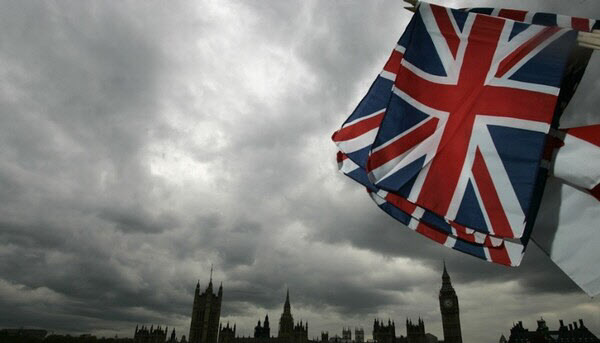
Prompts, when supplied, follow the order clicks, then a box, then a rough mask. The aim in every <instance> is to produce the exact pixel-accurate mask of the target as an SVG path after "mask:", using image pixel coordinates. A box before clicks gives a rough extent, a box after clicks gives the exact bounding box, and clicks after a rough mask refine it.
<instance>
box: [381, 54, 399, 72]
mask: <svg viewBox="0 0 600 343" xmlns="http://www.w3.org/2000/svg"><path fill="white" fill-rule="evenodd" d="M402 56H404V55H403V54H402V53H401V52H400V51H398V50H394V51H392V54H391V55H390V58H389V59H388V60H387V62H386V63H385V66H384V67H383V70H385V71H389V72H390V73H394V74H396V73H397V72H398V68H400V62H402Z"/></svg>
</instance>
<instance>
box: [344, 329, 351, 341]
mask: <svg viewBox="0 0 600 343" xmlns="http://www.w3.org/2000/svg"><path fill="white" fill-rule="evenodd" d="M342 342H343V343H352V330H351V329H350V327H348V328H345V327H343V328H342Z"/></svg>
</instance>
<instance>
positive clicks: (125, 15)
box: [0, 1, 600, 341]
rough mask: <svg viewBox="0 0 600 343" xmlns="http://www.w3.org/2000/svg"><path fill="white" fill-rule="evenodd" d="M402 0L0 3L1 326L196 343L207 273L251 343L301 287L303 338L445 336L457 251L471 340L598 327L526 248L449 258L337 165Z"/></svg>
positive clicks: (580, 11)
mask: <svg viewBox="0 0 600 343" xmlns="http://www.w3.org/2000/svg"><path fill="white" fill-rule="evenodd" d="M490 3H491V2H489V1H487V2H486V4H488V5H489V4H490ZM448 5H451V6H454V7H469V6H474V5H478V6H484V5H485V4H482V3H480V2H474V1H464V2H459V1H453V2H451V3H449V4H448ZM504 5H505V6H507V7H519V8H528V9H533V10H545V11H550V12H552V11H554V12H559V13H563V14H567V15H580V16H585V15H588V14H589V13H600V11H599V10H600V8H599V7H598V4H597V3H596V2H594V1H580V2H577V3H573V4H571V3H569V4H567V3H565V2H562V1H527V2H517V1H512V2H510V3H507V4H504ZM402 6H403V4H402V3H401V2H392V1H373V2H368V3H360V2H341V1H334V2H315V1H309V2H302V1H294V2H280V1H268V2H260V1H250V2H229V1H227V2H219V3H213V2H200V3H168V4H167V3H165V2H158V1H157V2H133V1H127V2H119V3H110V2H85V3H79V2H71V1H53V2H44V3H33V2H32V3H27V2H5V3H2V4H1V5H0V7H1V8H2V10H1V11H0V22H1V23H2V30H0V73H1V75H2V79H3V82H2V83H1V84H0V85H1V86H0V99H1V101H0V260H1V261H2V263H0V308H2V310H0V326H2V327H16V326H26V327H41V328H47V329H51V330H56V331H58V332H72V333H83V332H93V333H95V334H98V335H114V334H119V335H129V336H130V335H131V333H132V330H133V328H134V327H135V325H136V324H138V323H139V324H144V323H147V324H152V323H154V324H161V325H169V326H171V327H176V328H177V332H178V334H182V333H183V334H185V333H186V331H187V330H188V326H189V315H190V311H191V308H190V307H191V301H192V296H193V290H194V286H195V284H196V282H198V279H199V281H200V283H201V285H202V287H206V285H207V282H208V275H209V271H210V268H211V265H214V277H213V279H214V282H215V283H220V282H223V286H224V290H225V291H224V294H225V300H224V303H223V306H224V308H223V313H222V316H223V320H225V321H227V320H228V321H231V322H236V323H237V325H238V329H239V330H241V332H242V333H243V334H250V333H251V332H250V330H251V329H252V327H253V326H254V323H255V321H256V320H257V318H262V317H263V316H264V315H265V314H266V313H269V315H270V316H271V318H272V319H271V320H272V321H274V322H275V321H276V320H277V319H276V318H277V317H278V315H279V313H280V311H281V306H282V304H283V300H284V296H285V291H286V289H287V288H289V289H290V292H291V296H292V307H293V312H294V316H295V318H298V319H300V318H303V319H304V320H308V321H309V322H310V323H311V324H310V325H311V326H310V327H311V329H310V330H311V331H310V332H309V335H310V336H311V337H312V336H316V335H317V333H318V332H320V331H321V330H329V331H330V332H332V333H334V332H338V331H339V330H340V328H341V327H342V326H343V325H357V326H364V327H365V329H366V331H367V335H369V334H370V329H369V325H371V324H372V320H373V318H374V317H376V316H380V317H392V318H395V319H396V321H399V322H400V321H402V320H403V319H404V318H405V317H406V316H409V317H417V316H422V317H423V318H425V320H426V323H427V330H428V331H431V332H433V333H434V334H436V335H438V336H441V322H440V315H439V308H438V304H437V292H438V290H439V285H440V275H441V265H442V260H445V261H446V264H447V265H448V267H449V270H450V273H451V275H452V278H453V282H454V284H455V288H456V289H457V292H458V295H459V298H460V301H461V309H462V311H463V314H462V321H463V327H464V331H465V333H464V336H466V337H470V338H471V340H472V341H484V340H490V339H491V340H496V339H497V338H498V337H499V336H500V334H501V333H505V334H506V333H507V331H508V329H509V328H510V324H511V323H512V321H513V320H524V321H525V322H526V323H527V321H530V322H532V321H533V320H534V319H537V317H538V316H539V315H544V317H545V318H548V319H550V320H555V319H556V320H557V318H561V317H563V316H564V317H565V319H566V320H572V319H577V318H574V316H583V317H584V318H586V323H587V325H588V327H590V328H592V330H595V332H598V331H600V317H598V315H597V313H600V311H599V310H600V303H598V300H597V299H589V298H587V297H586V296H584V295H583V294H582V292H581V291H580V290H579V289H578V288H577V286H575V285H574V284H573V283H572V282H571V281H570V280H569V279H568V278H567V277H566V276H565V275H564V274H563V273H562V272H561V271H560V270H559V269H558V268H557V267H556V266H554V265H553V264H552V263H551V262H550V261H549V259H548V258H547V257H546V256H545V255H544V254H543V253H542V252H541V251H540V250H539V249H538V248H537V247H535V246H534V245H531V246H530V247H529V249H528V253H527V255H526V256H525V259H524V262H523V265H522V266H521V267H519V268H514V269H510V268H505V267H502V266H497V265H492V264H489V263H487V262H483V261H479V260H477V259H474V258H471V257H469V256H465V255H462V254H459V253H457V252H455V251H452V250H450V249H446V248H442V247H440V246H439V245H437V244H435V243H433V242H431V241H429V240H427V239H426V238H424V237H421V236H419V235H417V234H416V233H414V232H411V231H410V230H407V229H406V228H405V227H403V226H402V225H400V224H398V223H397V222H395V221H394V220H393V219H391V218H389V217H387V216H386V215H384V214H383V213H382V212H381V211H380V210H379V209H377V208H376V207H375V206H373V204H372V203H371V200H370V199H368V196H367V195H366V194H365V192H364V190H362V189H360V187H357V186H356V185H355V184H353V182H352V181H351V180H349V179H346V178H344V177H343V176H342V175H340V174H339V173H338V172H337V166H336V164H335V158H334V157H335V152H336V149H335V147H334V145H333V143H332V142H331V140H330V136H331V134H332V132H333V131H334V130H335V129H336V128H337V127H338V126H339V125H340V124H341V123H342V121H343V120H344V118H345V116H346V115H347V114H348V113H349V112H350V111H352V109H353V108H354V106H356V104H357V103H358V101H359V100H360V98H361V97H362V95H363V94H364V93H365V92H366V90H367V89H368V87H369V85H370V83H371V81H372V79H373V78H374V76H375V75H376V74H377V73H378V72H379V71H380V68H381V66H382V65H383V64H384V63H385V59H386V58H387V56H388V54H389V52H390V51H391V49H392V48H393V47H394V46H395V42H396V40H397V39H398V37H399V35H400V33H401V32H402V30H403V29H404V26H405V25H406V23H407V22H408V19H409V18H410V13H408V12H407V11H405V10H403V8H402ZM596 65H600V64H598V63H597V64H596ZM590 73H591V74H595V75H597V73H598V67H597V66H591V68H590V69H589V70H588V74H590ZM586 82H587V83H586V84H585V85H584V84H582V86H581V87H580V90H579V93H578V94H577V96H578V97H581V99H582V103H583V104H584V106H583V107H582V109H581V110H582V111H588V112H590V113H591V112H592V109H594V108H595V107H597V106H596V105H597V99H596V97H594V94H597V92H596V93H595V92H593V91H586V89H598V88H599V87H600V84H598V82H595V81H594V79H593V78H592V80H588V81H586ZM525 301H526V302H527V304H528V305H527V306H523V305H522V304H523V302H525ZM492 309H493V310H492ZM494 316H497V318H493V317H494ZM498 318H502V319H501V320H499V319H498ZM532 325H533V324H532Z"/></svg>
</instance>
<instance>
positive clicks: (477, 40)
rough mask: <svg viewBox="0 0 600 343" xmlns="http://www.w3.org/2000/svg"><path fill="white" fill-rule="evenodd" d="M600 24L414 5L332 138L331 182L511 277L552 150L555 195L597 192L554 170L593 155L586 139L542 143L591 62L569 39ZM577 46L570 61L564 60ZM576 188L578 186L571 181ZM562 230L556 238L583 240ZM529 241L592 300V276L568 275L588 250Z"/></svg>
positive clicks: (576, 176)
mask: <svg viewBox="0 0 600 343" xmlns="http://www.w3.org/2000/svg"><path fill="white" fill-rule="evenodd" d="M469 12H470V13H469ZM493 17H497V18H493ZM503 18H504V19H503ZM506 19H507V20H506ZM530 24H533V25H530ZM599 24H600V22H598V21H596V20H591V19H585V18H574V17H566V16H561V15H556V14H549V13H533V12H525V11H516V10H504V9H466V10H464V11H457V10H451V9H447V8H443V7H440V6H435V5H429V4H426V3H421V4H420V5H419V7H418V10H417V13H416V14H415V16H413V18H412V20H411V21H410V23H409V25H408V26H407V29H406V31H405V32H404V34H403V35H402V37H401V38H400V40H399V41H398V43H397V45H396V47H395V49H394V51H393V52H392V54H391V55H390V58H389V59H388V62H387V63H386V65H385V67H384V68H383V71H382V72H381V73H380V74H379V76H378V78H377V79H376V80H375V82H374V83H373V85H372V86H371V88H370V89H369V92H368V93H367V95H366V96H365V97H364V98H363V100H362V101H361V102H360V104H359V105H358V106H357V108H356V109H355V111H354V112H353V113H352V114H351V115H350V117H349V118H348V119H347V120H346V121H345V123H344V124H343V125H342V128H341V129H340V130H338V131H336V133H334V135H333V137H332V138H333V140H334V142H335V143H336V144H337V145H338V147H339V149H340V150H341V152H340V153H338V163H339V167H340V171H342V172H343V173H344V174H346V175H347V176H349V177H351V178H352V179H354V180H355V181H357V182H359V183H360V184H362V185H364V186H365V187H366V188H367V190H368V192H369V194H370V196H371V198H372V199H373V201H375V202H376V203H377V205H378V206H379V207H380V208H381V209H382V210H384V211H385V212H386V213H388V214H389V215H391V216H392V217H394V218H395V219H396V220H398V221H400V222H401V223H403V224H405V225H407V226H408V227H409V228H411V229H413V230H415V231H416V232H419V233H421V234H422V235H424V236H426V237H428V238H430V239H432V240H434V241H436V242H438V243H441V244H443V245H445V246H448V247H450V248H453V249H455V250H458V251H461V252H465V253H468V254H471V255H474V256H477V257H479V258H482V259H485V260H487V261H490V262H496V263H501V264H505V265H512V266H517V265H518V264H519V263H520V261H521V258H522V255H523V253H524V250H525V247H526V245H527V242H528V240H529V236H530V234H531V229H532V227H533V224H534V219H535V218H536V212H537V209H538V208H539V205H540V201H541V197H542V194H543V189H544V186H545V184H546V182H545V181H546V180H545V176H546V172H547V170H546V168H548V166H549V165H550V160H552V149H553V148H555V147H557V146H562V147H561V148H560V149H558V152H556V154H555V155H556V158H555V159H554V163H553V164H552V165H551V166H550V168H551V173H552V175H553V176H556V177H557V178H561V180H562V181H561V182H559V184H560V186H561V187H565V184H564V183H562V182H570V183H571V185H575V186H576V187H577V188H575V191H576V192H578V193H581V192H580V189H579V188H582V187H583V188H585V187H587V188H586V189H587V190H588V191H587V193H586V196H589V194H595V193H594V192H595V191H597V188H596V186H597V185H598V183H597V182H596V183H595V184H592V183H593V182H592V181H591V180H593V179H594V178H595V180H598V179H597V178H596V175H595V174H593V173H592V174H590V173H591V172H588V174H589V175H587V174H585V173H584V174H583V176H582V173H581V172H577V171H574V170H572V169H571V170H568V168H564V167H562V166H564V165H566V164H565V163H566V162H571V160H572V159H573V156H574V155H573V154H575V155H577V152H576V151H580V148H575V145H574V144H575V143H574V142H576V143H580V144H579V146H587V147H588V148H590V146H589V145H585V144H589V143H588V142H589V140H583V141H584V143H585V144H583V145H582V144H581V143H582V142H579V141H577V140H575V139H574V138H573V137H576V139H580V140H581V138H580V137H578V136H576V135H574V134H567V133H563V136H562V137H561V138H563V139H562V141H560V142H559V143H560V144H558V145H552V144H550V143H552V142H553V141H552V140H547V139H546V137H547V134H548V132H550V131H551V130H552V131H553V132H560V131H556V130H553V129H552V128H556V127H557V126H558V121H559V119H560V115H561V113H562V111H563V110H564V109H565V106H566V104H567V103H568V102H569V100H570V99H571V97H572V96H573V94H574V92H575V89H576V88H577V85H578V83H579V81H580V79H581V76H582V75H583V72H584V70H585V67H586V65H587V60H588V59H589V56H590V55H591V50H590V49H583V48H574V40H575V35H576V32H574V31H573V30H579V31H591V30H592V29H597V28H600V25H599ZM540 25H542V26H546V27H542V26H540ZM569 29H573V30H569ZM578 49H579V55H580V56H575V55H576V54H575V53H574V52H573V53H572V54H571V52H572V51H573V50H578ZM570 54H571V55H570ZM574 56H575V57H576V58H574ZM567 60H568V63H567ZM565 64H566V65H567V67H566V69H565ZM474 67H475V71H472V70H471V69H469V68H474ZM486 68H487V69H486ZM565 70H566V71H565ZM563 74H564V75H563ZM563 76H564V77H563ZM557 98H558V101H557ZM557 102H558V104H557ZM456 113H460V114H461V115H462V117H461V116H458V117H457V116H455V114H456ZM588 130H590V128H588ZM591 130H593V129H591ZM576 131H578V130H573V131H572V133H575V132H576ZM559 136H560V134H559ZM571 136H572V137H571ZM580 136H581V135H580ZM566 137H569V139H567V138H566ZM566 141H568V142H569V147H568V148H564V146H565V145H566ZM554 143H556V141H555V142H554ZM544 149H545V150H546V153H545V154H542V151H544ZM561 149H563V150H562V152H561ZM457 156H458V158H457ZM546 159H547V160H546ZM559 161H560V162H559ZM442 162H444V163H442ZM557 162H558V163H557ZM561 168H563V169H561ZM580 169H581V170H584V169H585V168H580ZM367 171H368V175H367ZM585 171H587V169H586V170H585ZM565 172H570V173H571V175H568V174H565ZM448 174H450V175H448ZM432 175H433V176H432ZM448 176H450V177H448ZM582 178H583V180H585V181H586V182H587V183H583V184H578V183H576V182H579V181H582ZM554 180H555V179H553V183H555V182H554ZM592 186H593V187H592ZM566 187H570V186H569V185H567V186H566ZM440 190H442V191H443V193H444V194H443V195H442V196H441V197H440V196H439V193H440ZM575 194H576V195H577V196H579V194H577V193H575ZM432 195H434V196H432ZM546 198H551V196H545V197H544V201H543V204H542V206H543V208H542V211H546V210H547V208H548V207H549V206H548V205H547V203H548V202H549V201H548V200H547V199H546ZM571 198H574V197H573V196H570V199H571ZM553 201H554V200H552V201H550V202H552V203H553V204H555V203H556V202H555V201H554V202H553ZM571 203H575V202H573V201H571ZM544 206H545V207H544ZM599 208H600V207H599ZM564 209H565V208H561V211H562V210H564ZM561 217H562V219H565V218H567V216H561ZM588 219H589V218H588ZM563 221H564V220H563ZM541 223H543V221H541ZM563 224H564V223H562V222H561V223H560V224H559V225H558V227H559V229H558V230H556V232H558V233H560V235H557V237H558V236H561V235H565V236H568V237H570V238H571V241H573V239H579V240H580V241H582V237H585V235H577V234H575V235H574V234H573V233H571V232H569V230H565V229H564V227H566V226H565V225H563ZM568 224H569V225H570V226H571V227H572V226H573V225H575V226H577V225H578V224H581V223H573V220H571V222H569V223H568ZM540 225H541V224H540ZM540 225H536V230H537V227H538V226H540ZM555 226H556V225H555ZM540 231H541V230H540ZM588 231H589V230H588ZM586 234H588V235H589V233H586ZM540 236H543V235H539V234H537V233H536V234H535V239H536V243H538V245H540V246H541V247H542V249H544V251H545V252H546V253H547V254H548V255H549V256H550V257H551V258H552V259H553V261H554V262H556V263H557V264H558V265H559V267H561V268H562V269H563V270H564V271H565V272H566V273H567V274H568V275H569V276H571V277H572V278H573V280H575V281H576V282H577V283H578V284H579V285H580V286H582V284H586V283H587V285H588V286H582V288H583V289H584V290H586V291H587V292H588V293H589V294H592V293H590V292H594V287H596V290H595V291H596V293H600V275H598V274H599V273H598V272H596V274H594V273H588V275H592V276H589V277H587V280H583V278H582V274H583V273H585V272H586V270H585V268H581V267H577V268H575V267H573V262H572V261H573V260H578V261H581V260H582V258H583V257H589V256H590V255H591V254H590V251H589V249H588V250H586V251H583V252H579V253H577V254H573V253H569V252H568V249H566V248H565V244H564V242H567V241H568V240H566V239H563V240H562V241H558V242H556V241H552V240H549V241H548V240H547V242H545V243H546V244H545V245H544V244H543V243H542V244H541V243H540V242H542V241H543V239H542V238H545V236H544V237H540ZM596 236H600V235H596ZM575 255H577V256H575ZM592 255H593V254H592ZM499 256H500V257H499ZM565 256H567V257H565ZM596 260H598V258H597V254H596ZM565 261H567V262H565ZM582 271H583V272H582ZM590 279H591V280H592V281H590ZM581 280H583V281H581ZM589 285H592V286H589ZM594 285H596V286H594Z"/></svg>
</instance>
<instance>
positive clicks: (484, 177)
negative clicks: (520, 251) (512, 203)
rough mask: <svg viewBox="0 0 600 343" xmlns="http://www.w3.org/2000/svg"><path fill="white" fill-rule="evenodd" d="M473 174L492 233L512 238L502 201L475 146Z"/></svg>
mask: <svg viewBox="0 0 600 343" xmlns="http://www.w3.org/2000/svg"><path fill="white" fill-rule="evenodd" d="M473 176H475V181H476V183H477V187H478V188H479V194H480V196H481V200H482V201H483V206H484V207H485V212H486V213H487V214H488V218H489V219H490V223H491V225H492V229H493V230H494V234H495V235H496V236H499V237H509V238H513V237H514V234H513V232H512V230H511V227H510V224H509V223H508V219H507V218H506V214H505V213H504V208H503V207H502V203H500V199H499V198H498V193H497V192H496V188H495V187H494V183H493V181H492V177H491V176H490V173H489V171H488V169H487V167H486V165H485V161H484V160H483V155H481V151H479V148H477V150H476V151H475V161H474V162H473Z"/></svg>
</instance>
